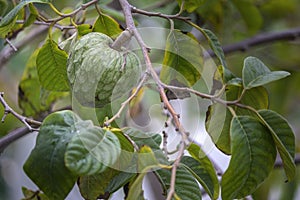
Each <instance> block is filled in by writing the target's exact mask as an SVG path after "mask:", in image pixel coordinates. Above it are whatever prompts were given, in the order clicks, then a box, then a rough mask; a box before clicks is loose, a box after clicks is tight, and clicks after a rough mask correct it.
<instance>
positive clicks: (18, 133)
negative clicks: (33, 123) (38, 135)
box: [0, 126, 30, 153]
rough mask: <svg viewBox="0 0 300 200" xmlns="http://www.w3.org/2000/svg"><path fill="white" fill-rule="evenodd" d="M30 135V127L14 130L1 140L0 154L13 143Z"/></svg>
mask: <svg viewBox="0 0 300 200" xmlns="http://www.w3.org/2000/svg"><path fill="white" fill-rule="evenodd" d="M28 133H30V130H29V129H28V127H26V126H25V127H21V128H17V129H15V130H13V131H12V132H10V133H8V134H7V135H5V136H3V137H2V138H0V153H2V152H3V151H4V149H5V148H6V147H7V146H8V145H10V144H11V143H12V142H14V141H16V140H18V139H19V138H21V137H23V136H25V135H27V134H28Z"/></svg>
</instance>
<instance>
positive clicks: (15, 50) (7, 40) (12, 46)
mask: <svg viewBox="0 0 300 200" xmlns="http://www.w3.org/2000/svg"><path fill="white" fill-rule="evenodd" d="M5 40H6V42H7V44H8V45H9V46H10V47H11V48H12V50H14V52H17V51H18V48H17V47H15V45H14V44H13V43H11V41H10V40H9V39H8V38H5Z"/></svg>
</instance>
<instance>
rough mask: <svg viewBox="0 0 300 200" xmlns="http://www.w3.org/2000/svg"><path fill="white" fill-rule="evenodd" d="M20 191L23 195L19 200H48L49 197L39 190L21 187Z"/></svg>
mask: <svg viewBox="0 0 300 200" xmlns="http://www.w3.org/2000/svg"><path fill="white" fill-rule="evenodd" d="M22 193H23V195H24V198H22V199H21V200H28V199H30V200H49V198H48V197H47V196H46V195H45V194H43V193H41V192H39V191H32V190H29V189H28V188H25V187H22Z"/></svg>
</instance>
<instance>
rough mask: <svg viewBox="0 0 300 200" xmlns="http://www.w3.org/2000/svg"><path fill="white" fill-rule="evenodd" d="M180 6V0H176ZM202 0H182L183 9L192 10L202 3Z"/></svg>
mask: <svg viewBox="0 0 300 200" xmlns="http://www.w3.org/2000/svg"><path fill="white" fill-rule="evenodd" d="M177 2H178V4H179V5H180V6H181V4H182V0H177ZM203 2H204V0H184V9H185V10H186V11H188V12H189V13H191V12H193V11H194V10H196V9H197V8H199V7H200V6H201V5H202V4H203Z"/></svg>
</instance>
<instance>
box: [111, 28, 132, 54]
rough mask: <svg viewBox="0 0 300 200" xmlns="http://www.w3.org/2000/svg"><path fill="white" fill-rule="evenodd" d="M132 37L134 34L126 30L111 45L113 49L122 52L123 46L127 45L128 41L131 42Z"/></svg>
mask: <svg viewBox="0 0 300 200" xmlns="http://www.w3.org/2000/svg"><path fill="white" fill-rule="evenodd" d="M131 37H132V33H131V32H130V31H129V30H128V29H126V30H124V31H123V32H122V33H121V34H120V35H119V36H118V37H117V39H116V40H115V41H114V42H113V43H112V44H111V48H113V49H115V50H117V51H121V50H122V46H124V44H126V42H127V41H129V40H130V39H131Z"/></svg>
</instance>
